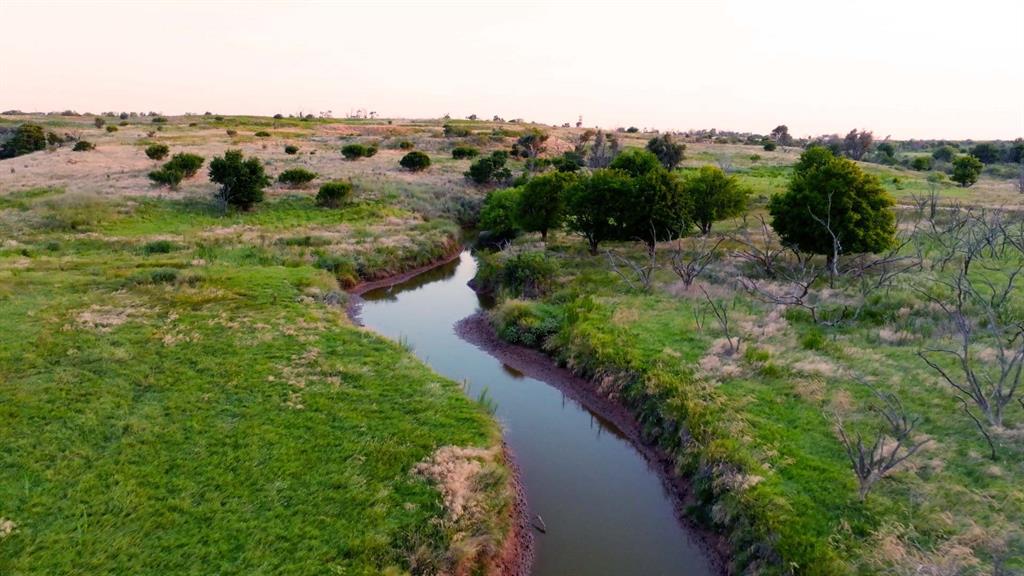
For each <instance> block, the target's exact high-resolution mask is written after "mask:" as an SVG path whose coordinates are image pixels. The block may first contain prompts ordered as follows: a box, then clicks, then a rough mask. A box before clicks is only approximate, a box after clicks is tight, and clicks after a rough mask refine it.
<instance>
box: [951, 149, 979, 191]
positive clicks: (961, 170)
mask: <svg viewBox="0 0 1024 576" xmlns="http://www.w3.org/2000/svg"><path fill="white" fill-rule="evenodd" d="M982 168H984V164H982V163H981V160H978V159H977V158H975V157H974V156H970V155H967V156H960V157H958V158H957V159H955V160H953V174H952V175H951V176H950V177H949V178H950V179H951V180H952V181H953V182H956V183H957V184H959V185H960V186H962V187H964V188H969V187H970V186H972V185H973V184H974V183H975V182H977V181H978V176H980V175H981V169H982Z"/></svg>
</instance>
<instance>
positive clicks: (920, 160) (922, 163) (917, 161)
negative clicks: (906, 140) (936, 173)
mask: <svg viewBox="0 0 1024 576" xmlns="http://www.w3.org/2000/svg"><path fill="white" fill-rule="evenodd" d="M932 165H933V161H932V157H931V156H914V159H913V160H911V161H910V167H911V168H913V169H914V170H917V171H918V172H924V171H926V170H931V169H932Z"/></svg>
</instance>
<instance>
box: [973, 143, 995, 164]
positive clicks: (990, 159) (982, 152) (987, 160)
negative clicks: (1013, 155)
mask: <svg viewBox="0 0 1024 576" xmlns="http://www.w3.org/2000/svg"><path fill="white" fill-rule="evenodd" d="M971 156H974V157H975V158H977V159H978V160H981V163H982V164H995V163H996V162H999V160H1000V159H1002V157H1003V151H1002V150H1001V149H1000V148H999V146H997V145H996V144H993V143H992V142H982V143H980V144H975V146H974V147H973V148H971Z"/></svg>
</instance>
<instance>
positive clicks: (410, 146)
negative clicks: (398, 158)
mask: <svg viewBox="0 0 1024 576" xmlns="http://www.w3.org/2000/svg"><path fill="white" fill-rule="evenodd" d="M415 147H416V146H415V145H414V144H413V143H412V142H409V141H408V140H402V141H401V142H399V143H398V148H399V149H400V150H412V149H413V148H415Z"/></svg>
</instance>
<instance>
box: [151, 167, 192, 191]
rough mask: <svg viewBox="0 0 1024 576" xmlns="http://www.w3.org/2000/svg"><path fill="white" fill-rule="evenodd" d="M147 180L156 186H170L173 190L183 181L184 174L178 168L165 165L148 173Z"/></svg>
mask: <svg viewBox="0 0 1024 576" xmlns="http://www.w3.org/2000/svg"><path fill="white" fill-rule="evenodd" d="M149 179H150V180H152V181H153V182H154V183H155V184H157V185H158V186H170V187H171V188H172V189H175V188H177V187H178V184H181V181H182V180H184V179H185V173H184V172H182V171H181V170H180V169H178V168H174V167H168V166H166V165H165V166H162V167H161V168H159V169H157V170H153V171H152V172H150V173H149Z"/></svg>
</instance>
